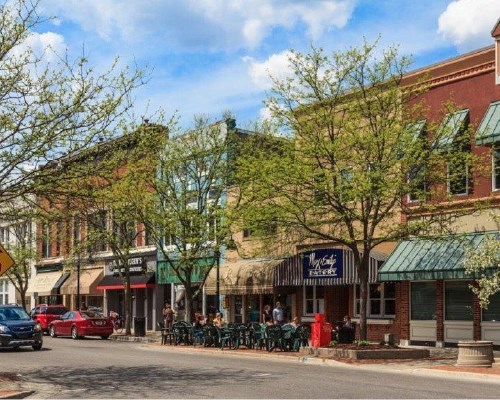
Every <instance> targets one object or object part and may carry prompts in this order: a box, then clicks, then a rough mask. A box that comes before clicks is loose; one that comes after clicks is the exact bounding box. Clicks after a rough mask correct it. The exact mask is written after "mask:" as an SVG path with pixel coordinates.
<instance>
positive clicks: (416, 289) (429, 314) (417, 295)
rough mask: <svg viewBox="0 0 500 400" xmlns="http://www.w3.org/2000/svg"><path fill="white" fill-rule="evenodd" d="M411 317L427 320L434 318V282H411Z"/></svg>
mask: <svg viewBox="0 0 500 400" xmlns="http://www.w3.org/2000/svg"><path fill="white" fill-rule="evenodd" d="M410 307H411V319H412V320H420V321H428V320H434V319H436V283H435V282H415V283H412V284H411V304H410Z"/></svg>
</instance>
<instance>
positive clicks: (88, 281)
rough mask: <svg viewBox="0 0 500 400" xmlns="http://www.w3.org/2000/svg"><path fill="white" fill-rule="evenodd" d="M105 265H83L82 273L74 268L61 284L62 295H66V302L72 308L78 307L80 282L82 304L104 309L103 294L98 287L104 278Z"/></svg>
mask: <svg viewBox="0 0 500 400" xmlns="http://www.w3.org/2000/svg"><path fill="white" fill-rule="evenodd" d="M102 276H103V266H102V265H101V266H98V265H93V266H92V268H90V267H89V266H85V267H83V266H82V267H81V268H80V273H79V274H78V271H75V270H73V271H72V272H71V274H69V278H68V279H67V280H66V281H65V282H64V284H62V286H61V290H60V292H61V295H63V296H64V304H65V305H66V307H68V308H69V309H71V310H74V309H76V307H77V304H78V302H77V299H76V297H77V293H78V283H79V284H80V306H87V307H92V308H96V309H97V310H102V307H103V295H102V292H101V291H99V290H98V289H97V283H98V282H99V281H100V280H101V279H102Z"/></svg>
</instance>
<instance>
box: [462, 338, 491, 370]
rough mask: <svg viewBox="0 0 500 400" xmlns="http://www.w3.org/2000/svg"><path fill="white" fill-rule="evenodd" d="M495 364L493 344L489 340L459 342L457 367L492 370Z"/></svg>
mask: <svg viewBox="0 0 500 400" xmlns="http://www.w3.org/2000/svg"><path fill="white" fill-rule="evenodd" d="M493 362H494V358H493V342H491V341H487V340H464V341H460V342H458V358H457V366H459V367H483V368H490V367H491V364H492V363H493Z"/></svg>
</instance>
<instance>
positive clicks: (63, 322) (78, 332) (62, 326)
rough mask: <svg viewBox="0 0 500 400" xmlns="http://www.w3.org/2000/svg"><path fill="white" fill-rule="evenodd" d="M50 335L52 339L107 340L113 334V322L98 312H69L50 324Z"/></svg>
mask: <svg viewBox="0 0 500 400" xmlns="http://www.w3.org/2000/svg"><path fill="white" fill-rule="evenodd" d="M49 333H50V336H52V337H57V336H71V337H72V338H73V339H78V338H81V337H83V336H100V337H101V338H102V339H107V338H109V336H110V335H111V334H112V333H113V322H112V321H111V319H109V318H106V317H104V316H103V315H102V314H100V313H98V312H96V311H90V310H89V311H83V310H80V311H68V312H67V313H66V314H64V315H63V316H61V317H60V319H56V320H55V321H52V322H51V323H50V325H49Z"/></svg>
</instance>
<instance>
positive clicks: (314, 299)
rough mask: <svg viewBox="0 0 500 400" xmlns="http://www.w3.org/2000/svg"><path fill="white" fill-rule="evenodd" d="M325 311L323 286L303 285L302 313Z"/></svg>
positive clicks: (309, 313)
mask: <svg viewBox="0 0 500 400" xmlns="http://www.w3.org/2000/svg"><path fill="white" fill-rule="evenodd" d="M324 312H325V288H324V286H304V315H313V314H315V313H321V314H322V313H324Z"/></svg>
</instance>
